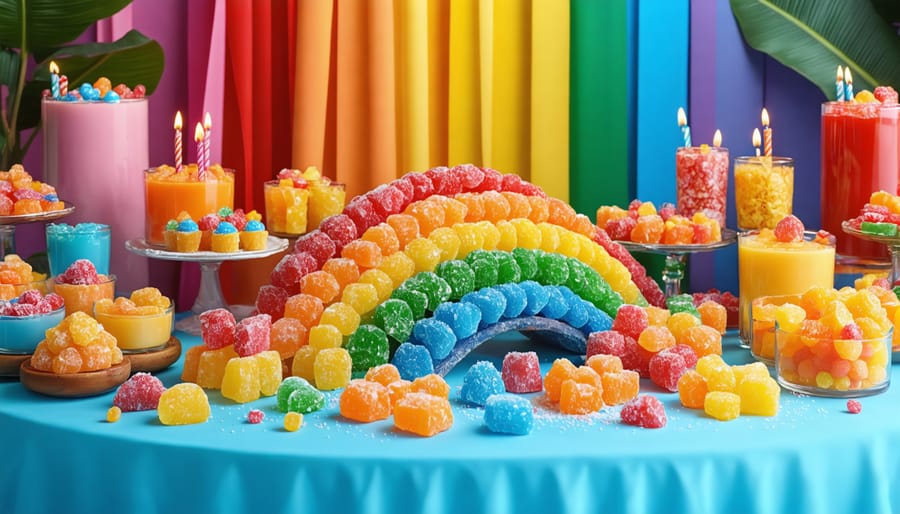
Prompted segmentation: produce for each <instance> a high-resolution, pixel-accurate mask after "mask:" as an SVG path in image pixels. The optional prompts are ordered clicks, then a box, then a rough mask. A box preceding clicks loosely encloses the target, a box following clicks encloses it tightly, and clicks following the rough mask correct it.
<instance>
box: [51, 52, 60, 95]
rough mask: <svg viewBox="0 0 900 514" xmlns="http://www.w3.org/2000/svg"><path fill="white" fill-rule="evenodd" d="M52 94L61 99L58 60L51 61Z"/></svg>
mask: <svg viewBox="0 0 900 514" xmlns="http://www.w3.org/2000/svg"><path fill="white" fill-rule="evenodd" d="M50 96H52V97H53V99H55V100H58V99H59V66H57V65H56V61H50Z"/></svg>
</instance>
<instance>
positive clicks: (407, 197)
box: [391, 178, 414, 212]
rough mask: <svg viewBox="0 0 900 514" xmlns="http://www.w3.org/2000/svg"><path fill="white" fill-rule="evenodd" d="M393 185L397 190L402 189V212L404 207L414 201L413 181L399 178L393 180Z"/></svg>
mask: <svg viewBox="0 0 900 514" xmlns="http://www.w3.org/2000/svg"><path fill="white" fill-rule="evenodd" d="M391 186H392V187H394V188H395V189H396V190H397V191H400V194H402V195H403V207H401V208H400V211H401V212H402V211H403V209H405V208H406V206H407V205H409V204H410V202H412V201H413V194H414V190H413V185H412V182H410V181H408V180H403V179H402V178H399V179H397V180H394V181H393V182H391Z"/></svg>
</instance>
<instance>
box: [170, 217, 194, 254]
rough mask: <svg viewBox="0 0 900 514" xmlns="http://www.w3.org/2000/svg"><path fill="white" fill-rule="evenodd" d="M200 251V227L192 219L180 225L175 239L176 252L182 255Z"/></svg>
mask: <svg viewBox="0 0 900 514" xmlns="http://www.w3.org/2000/svg"><path fill="white" fill-rule="evenodd" d="M199 249H200V227H198V226H197V222H195V221H194V220H192V219H186V220H184V221H182V222H180V223H179V224H178V230H177V233H176V239H175V251H176V252H182V253H190V252H196V251H197V250H199Z"/></svg>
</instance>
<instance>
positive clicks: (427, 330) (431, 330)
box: [404, 318, 457, 378]
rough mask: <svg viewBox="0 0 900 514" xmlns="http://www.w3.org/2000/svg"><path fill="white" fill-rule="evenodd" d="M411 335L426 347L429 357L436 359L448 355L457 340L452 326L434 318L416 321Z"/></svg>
mask: <svg viewBox="0 0 900 514" xmlns="http://www.w3.org/2000/svg"><path fill="white" fill-rule="evenodd" d="M413 337H414V339H415V341H416V342H417V343H419V344H421V345H422V346H424V347H425V348H427V351H428V353H429V354H430V356H431V357H433V358H434V359H437V360H441V359H444V358H445V357H447V356H448V355H450V352H451V351H452V350H453V347H454V346H456V341H457V338H456V334H455V333H454V332H453V328H452V327H451V326H450V325H448V324H446V323H444V322H443V321H441V320H439V319H436V318H424V319H420V320H419V321H417V322H416V324H415V326H414V327H413ZM404 378H407V377H404Z"/></svg>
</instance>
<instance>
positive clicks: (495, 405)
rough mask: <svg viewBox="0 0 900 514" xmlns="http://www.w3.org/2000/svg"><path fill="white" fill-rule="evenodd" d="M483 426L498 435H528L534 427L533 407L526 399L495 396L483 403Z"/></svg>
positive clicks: (507, 395)
mask: <svg viewBox="0 0 900 514" xmlns="http://www.w3.org/2000/svg"><path fill="white" fill-rule="evenodd" d="M484 424H485V425H486V426H487V428H488V430H490V431H491V432H495V433H499V434H511V435H526V434H529V433H531V429H532V428H533V427H534V407H533V406H532V405H531V402H530V401H528V399H527V398H522V397H519V396H515V395H512V394H495V395H493V396H490V397H489V398H488V399H487V401H486V402H485V406H484Z"/></svg>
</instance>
